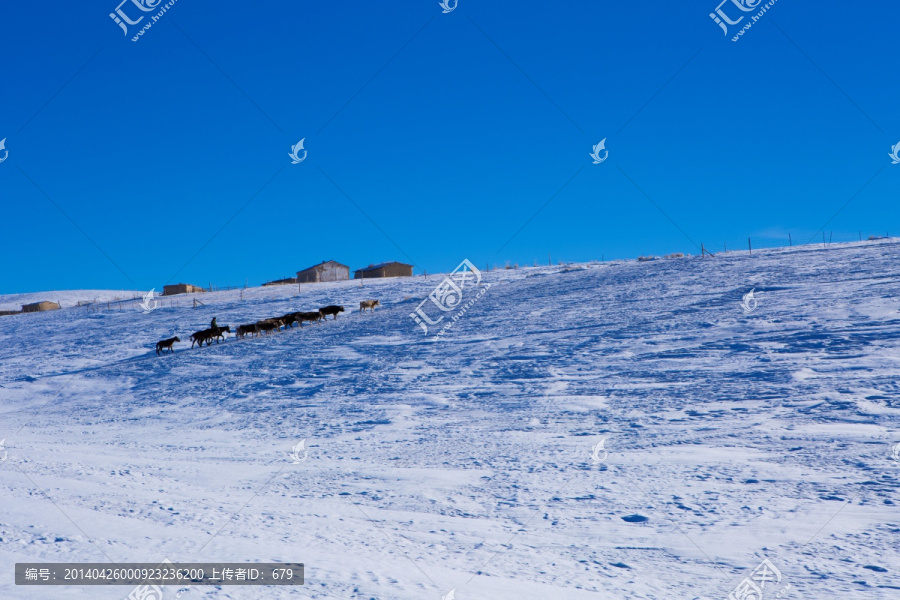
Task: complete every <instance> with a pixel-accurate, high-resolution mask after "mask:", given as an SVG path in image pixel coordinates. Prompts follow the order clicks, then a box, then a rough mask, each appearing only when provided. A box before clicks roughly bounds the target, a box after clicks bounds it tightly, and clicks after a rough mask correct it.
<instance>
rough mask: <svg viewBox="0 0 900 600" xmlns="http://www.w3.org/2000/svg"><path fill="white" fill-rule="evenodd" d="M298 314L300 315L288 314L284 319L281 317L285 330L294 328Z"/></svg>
mask: <svg viewBox="0 0 900 600" xmlns="http://www.w3.org/2000/svg"><path fill="white" fill-rule="evenodd" d="M298 314H299V313H295V312H292V313H288V314H286V315H284V316H283V317H281V322H282V323H284V326H285V328H288V327H290V328H291V329H293V328H294V323H296V322H297V315H298Z"/></svg>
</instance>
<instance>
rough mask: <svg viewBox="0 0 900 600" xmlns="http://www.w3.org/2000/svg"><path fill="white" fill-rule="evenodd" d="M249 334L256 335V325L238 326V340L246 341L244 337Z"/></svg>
mask: <svg viewBox="0 0 900 600" xmlns="http://www.w3.org/2000/svg"><path fill="white" fill-rule="evenodd" d="M248 333H252V334H253V335H256V323H251V324H249V325H238V328H237V336H238V339H244V336H245V335H247V334H248Z"/></svg>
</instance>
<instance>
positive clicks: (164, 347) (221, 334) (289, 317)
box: [156, 300, 379, 354]
mask: <svg viewBox="0 0 900 600" xmlns="http://www.w3.org/2000/svg"><path fill="white" fill-rule="evenodd" d="M376 306H379V302H378V300H363V301H362V302H360V303H359V312H365V311H366V309H371V310H372V312H375V307H376ZM342 312H344V307H343V306H334V305H332V306H323V307H322V308H320V309H319V310H317V311H313V312H292V313H288V314H286V315H282V316H280V317H274V318H270V319H263V320H262V321H257V322H256V323H249V324H247V325H238V328H237V330H236V331H235V334H236V335H237V337H238V339H243V338H244V337H245V336H247V335H254V336H257V335H260V334H265V335H269V333H271V332H273V331H278V330H279V329H281V328H282V327H284V328H285V329H287V328H288V327H290V328H291V329H293V327H294V323H297V325H298V326H300V327H302V326H303V323H304V322H305V321H310V322H312V323H318V322H320V321H323V320H325V317H327V316H328V315H331V316H332V319H337V315H338V313H342ZM214 323H215V319H213V324H214ZM226 333H231V327H230V326H229V325H223V326H218V325H213V326H211V327H210V328H209V329H203V330H201V331H197V332H194V333H192V334H191V348H193V347H194V344H197V346H198V347H200V346H203V342H206V345H207V346H209V345H210V344H212V342H213V340H215V341H216V343H217V344H218V343H219V340H224V339H225V334H226ZM180 341H181V338H179V337H178V336H177V335H176V336H175V337H173V338H169V339H167V340H160V341H159V342H157V343H156V354H160V353H163V354H165V353H167V352H174V351H175V348H173V346H174V344H175V342H180Z"/></svg>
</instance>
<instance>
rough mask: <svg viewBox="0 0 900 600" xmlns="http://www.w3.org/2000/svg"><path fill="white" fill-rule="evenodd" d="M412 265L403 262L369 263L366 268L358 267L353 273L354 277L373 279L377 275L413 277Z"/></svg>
mask: <svg viewBox="0 0 900 600" xmlns="http://www.w3.org/2000/svg"><path fill="white" fill-rule="evenodd" d="M412 272H413V268H412V265H407V264H405V263H401V262H386V263H381V264H378V265H369V266H368V267H366V268H365V269H357V270H356V271H355V272H354V273H353V278H354V279H373V278H375V277H412V274H413V273H412Z"/></svg>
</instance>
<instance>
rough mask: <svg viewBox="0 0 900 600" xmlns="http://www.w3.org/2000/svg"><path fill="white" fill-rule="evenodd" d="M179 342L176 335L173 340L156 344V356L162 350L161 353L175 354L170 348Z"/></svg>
mask: <svg viewBox="0 0 900 600" xmlns="http://www.w3.org/2000/svg"><path fill="white" fill-rule="evenodd" d="M180 341H181V339H179V337H178V336H177V335H176V336H175V337H173V338H169V339H167V340H161V341H159V342H156V354H159V351H160V350H162V351H163V352H175V348H173V347H172V344H174V343H175V342H180Z"/></svg>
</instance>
